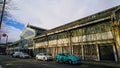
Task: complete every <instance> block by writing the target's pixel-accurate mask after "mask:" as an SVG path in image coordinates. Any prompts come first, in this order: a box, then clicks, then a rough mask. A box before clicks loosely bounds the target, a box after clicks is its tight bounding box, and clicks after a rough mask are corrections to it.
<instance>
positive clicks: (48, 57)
mask: <svg viewBox="0 0 120 68" xmlns="http://www.w3.org/2000/svg"><path fill="white" fill-rule="evenodd" d="M36 60H43V61H47V60H53V58H52V56H51V55H50V54H45V53H38V54H37V55H36Z"/></svg>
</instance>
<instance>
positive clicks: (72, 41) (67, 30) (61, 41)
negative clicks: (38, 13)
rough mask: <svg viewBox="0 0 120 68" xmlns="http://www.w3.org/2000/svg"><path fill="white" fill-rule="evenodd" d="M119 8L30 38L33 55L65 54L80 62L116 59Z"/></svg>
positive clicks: (119, 47)
mask: <svg viewBox="0 0 120 68" xmlns="http://www.w3.org/2000/svg"><path fill="white" fill-rule="evenodd" d="M119 23H120V6H116V7H113V8H110V9H108V10H105V11H102V12H99V13H96V14H93V15H90V16H88V17H85V18H82V19H79V20H76V21H73V22H70V23H68V24H65V25H62V26H59V27H56V28H54V29H51V30H48V31H45V32H43V33H42V34H40V35H39V36H36V37H34V48H35V49H36V51H35V52H36V53H38V52H47V53H51V54H52V55H53V57H55V55H56V54H57V53H59V52H68V53H70V54H73V55H76V56H79V57H81V58H82V59H83V60H94V61H101V60H105V61H106V60H107V61H116V62H117V61H119V60H120V24H119Z"/></svg>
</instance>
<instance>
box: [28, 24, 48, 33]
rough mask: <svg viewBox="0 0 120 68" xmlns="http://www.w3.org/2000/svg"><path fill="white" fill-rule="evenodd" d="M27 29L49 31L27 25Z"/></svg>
mask: <svg viewBox="0 0 120 68" xmlns="http://www.w3.org/2000/svg"><path fill="white" fill-rule="evenodd" d="M27 27H29V28H32V29H35V30H43V31H46V30H47V29H44V28H40V27H37V26H33V25H29V24H28V25H27Z"/></svg>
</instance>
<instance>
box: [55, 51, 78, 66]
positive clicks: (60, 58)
mask: <svg viewBox="0 0 120 68" xmlns="http://www.w3.org/2000/svg"><path fill="white" fill-rule="evenodd" d="M55 58H56V62H58V63H60V62H65V63H69V64H78V63H80V58H79V57H77V56H74V55H70V54H69V53H58V54H57V55H56V57H55Z"/></svg>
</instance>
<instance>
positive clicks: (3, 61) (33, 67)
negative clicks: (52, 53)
mask: <svg viewBox="0 0 120 68" xmlns="http://www.w3.org/2000/svg"><path fill="white" fill-rule="evenodd" d="M0 65H1V66H2V68H110V67H106V66H98V65H90V64H77V65H70V64H65V63H56V62H55V61H37V60H35V59H19V58H12V57H11V56H7V55H6V56H5V55H0ZM111 68H113V67H111Z"/></svg>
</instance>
